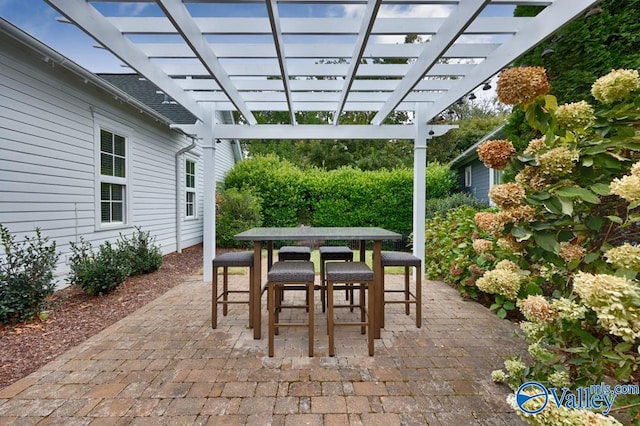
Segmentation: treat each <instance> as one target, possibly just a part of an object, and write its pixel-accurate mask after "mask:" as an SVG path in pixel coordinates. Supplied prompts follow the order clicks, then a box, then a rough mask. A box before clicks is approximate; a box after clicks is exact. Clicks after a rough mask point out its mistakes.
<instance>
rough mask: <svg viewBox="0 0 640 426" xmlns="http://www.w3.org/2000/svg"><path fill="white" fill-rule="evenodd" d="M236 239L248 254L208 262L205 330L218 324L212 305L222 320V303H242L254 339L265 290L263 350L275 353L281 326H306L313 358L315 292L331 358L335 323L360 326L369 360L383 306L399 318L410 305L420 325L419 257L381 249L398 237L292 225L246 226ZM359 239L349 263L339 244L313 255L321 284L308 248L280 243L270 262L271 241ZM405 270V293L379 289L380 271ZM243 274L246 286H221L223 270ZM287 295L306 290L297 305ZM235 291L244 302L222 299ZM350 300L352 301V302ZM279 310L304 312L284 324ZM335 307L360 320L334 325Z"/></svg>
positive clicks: (257, 335)
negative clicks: (369, 247) (399, 307)
mask: <svg viewBox="0 0 640 426" xmlns="http://www.w3.org/2000/svg"><path fill="white" fill-rule="evenodd" d="M235 238H236V239H238V240H244V241H247V240H251V241H253V242H254V250H253V251H243V252H228V253H223V254H221V255H219V256H217V257H216V258H215V259H213V262H212V266H213V282H212V312H211V325H212V327H213V328H214V329H215V328H216V327H217V324H218V305H222V313H223V315H225V316H226V315H227V312H228V305H229V304H246V305H248V308H249V309H248V319H249V327H251V328H253V330H254V338H255V339H260V338H261V296H262V294H263V292H264V291H266V292H267V309H268V322H269V324H268V351H269V356H270V357H272V356H274V352H275V350H274V346H275V344H274V343H275V336H276V335H278V334H279V329H280V328H282V327H306V328H307V330H308V341H309V352H308V353H309V356H310V357H312V356H313V352H314V351H313V345H314V292H315V290H319V291H320V299H321V306H322V312H323V313H325V312H326V316H327V333H328V339H329V356H335V328H336V327H337V326H359V327H360V328H361V334H363V335H364V334H367V343H368V352H369V355H370V356H373V355H374V338H380V329H381V328H383V327H384V307H385V305H388V304H404V305H405V314H406V315H409V314H410V305H412V304H415V305H416V327H418V328H420V327H421V323H422V312H421V304H422V301H421V292H422V289H421V266H422V262H421V260H420V258H418V257H416V256H413V255H412V254H410V253H405V252H399V251H392V252H382V250H381V248H382V240H398V239H400V238H401V235H400V234H397V233H395V232H391V231H387V230H385V229H382V228H373V227H297V228H253V229H250V230H248V231H245V232H242V233H240V234H237V235H236V236H235ZM327 240H334V241H359V242H360V249H359V252H360V256H359V259H358V261H354V252H353V251H352V250H351V248H349V247H346V246H330V245H323V246H320V247H319V252H320V265H319V266H320V283H319V284H316V283H315V281H316V279H315V268H314V264H313V262H312V261H311V249H310V247H309V246H295V245H290V246H283V247H281V248H280V250H279V251H278V259H277V261H276V262H274V259H273V242H274V241H327ZM367 241H373V268H370V267H369V266H368V265H367V264H366V263H365V261H364V260H365V243H366V242H367ZM264 242H266V248H267V265H268V272H267V281H266V283H265V284H264V285H263V283H262V280H261V276H262V273H261V264H262V248H263V243H264ZM392 266H395V267H403V268H404V288H385V284H384V271H385V268H386V267H392ZM230 267H246V268H248V269H249V283H248V287H247V288H246V289H241V290H231V289H230V288H229V285H228V281H229V280H228V275H229V271H228V268H230ZM220 268H222V279H223V282H222V292H219V288H218V287H219V282H218V281H219V279H218V276H219V270H220ZM411 268H415V269H416V286H415V292H412V291H411V287H410V272H411ZM291 290H301V291H304V292H305V298H304V302H303V303H298V304H293V302H292V301H290V300H287V299H286V297H285V295H286V293H287V292H288V291H291ZM336 290H338V291H342V290H344V292H345V301H344V302H340V303H337V301H336V297H335V292H336ZM234 293H244V294H246V295H247V296H248V297H247V298H245V299H240V300H239V299H238V298H233V297H229V296H230V295H232V294H234ZM389 293H399V294H401V295H402V297H401V298H400V299H398V298H385V294H389ZM356 299H357V300H356ZM285 309H304V310H305V313H306V320H305V321H304V322H291V321H289V322H286V321H284V320H281V318H280V313H281V312H282V311H283V310H285ZM336 309H349V310H350V311H351V312H353V311H354V310H357V311H358V312H359V314H360V316H359V320H351V321H345V320H340V321H338V320H337V318H336V315H335V310H336Z"/></svg>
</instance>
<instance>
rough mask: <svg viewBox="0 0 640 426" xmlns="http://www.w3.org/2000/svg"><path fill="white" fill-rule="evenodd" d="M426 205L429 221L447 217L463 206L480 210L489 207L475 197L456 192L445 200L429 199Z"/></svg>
mask: <svg viewBox="0 0 640 426" xmlns="http://www.w3.org/2000/svg"><path fill="white" fill-rule="evenodd" d="M426 204H427V205H426V210H427V211H426V218H427V219H431V218H434V217H435V216H436V215H438V214H441V215H445V214H446V213H447V212H448V211H449V210H453V209H456V208H458V207H462V206H469V207H473V208H474V209H478V210H481V209H485V208H487V207H489V206H488V205H487V204H485V203H483V202H482V201H480V200H478V199H477V198H476V197H474V196H473V195H471V194H467V193H465V192H455V193H453V194H451V195H449V196H447V197H444V198H434V199H427V202H426Z"/></svg>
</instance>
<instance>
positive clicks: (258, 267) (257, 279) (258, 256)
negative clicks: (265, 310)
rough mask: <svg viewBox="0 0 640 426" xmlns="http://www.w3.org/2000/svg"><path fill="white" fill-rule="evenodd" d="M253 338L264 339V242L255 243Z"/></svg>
mask: <svg viewBox="0 0 640 426" xmlns="http://www.w3.org/2000/svg"><path fill="white" fill-rule="evenodd" d="M253 271H254V272H253V282H252V283H251V285H252V286H253V306H252V307H251V309H253V338H254V339H260V338H262V307H261V305H262V303H261V300H262V288H261V287H262V242H261V241H254V242H253Z"/></svg>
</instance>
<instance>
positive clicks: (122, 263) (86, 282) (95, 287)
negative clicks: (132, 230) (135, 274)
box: [68, 238, 131, 296]
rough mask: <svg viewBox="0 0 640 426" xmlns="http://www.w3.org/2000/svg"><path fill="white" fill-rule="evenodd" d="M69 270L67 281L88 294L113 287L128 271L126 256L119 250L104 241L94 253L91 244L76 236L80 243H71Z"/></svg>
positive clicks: (127, 258)
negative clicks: (71, 253)
mask: <svg viewBox="0 0 640 426" xmlns="http://www.w3.org/2000/svg"><path fill="white" fill-rule="evenodd" d="M71 250H72V252H73V255H72V256H71V272H70V273H69V278H68V281H69V282H70V283H71V284H77V285H78V286H80V288H82V289H83V290H84V291H85V292H87V293H88V294H90V295H92V296H96V295H102V294H106V293H109V292H111V291H113V290H115V289H116V288H117V287H118V286H119V285H120V284H122V283H123V282H124V280H126V279H127V277H128V276H129V274H130V272H131V265H130V263H129V257H128V255H127V253H126V252H125V251H123V250H119V249H118V247H117V246H116V247H114V246H112V245H111V243H109V242H108V241H105V242H104V243H103V244H102V245H101V246H100V248H99V250H98V252H97V253H93V249H92V246H91V243H89V242H87V241H85V240H84V239H83V238H80V243H79V244H76V243H73V242H72V243H71Z"/></svg>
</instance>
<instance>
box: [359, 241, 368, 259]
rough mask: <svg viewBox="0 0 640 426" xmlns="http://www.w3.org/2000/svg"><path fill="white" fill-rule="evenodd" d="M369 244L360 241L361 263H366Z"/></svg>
mask: <svg viewBox="0 0 640 426" xmlns="http://www.w3.org/2000/svg"><path fill="white" fill-rule="evenodd" d="M366 255H367V242H366V241H365V240H360V262H366V260H367V258H366Z"/></svg>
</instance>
